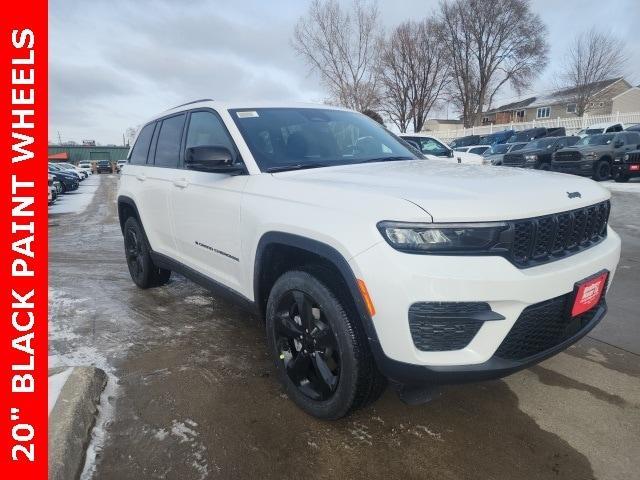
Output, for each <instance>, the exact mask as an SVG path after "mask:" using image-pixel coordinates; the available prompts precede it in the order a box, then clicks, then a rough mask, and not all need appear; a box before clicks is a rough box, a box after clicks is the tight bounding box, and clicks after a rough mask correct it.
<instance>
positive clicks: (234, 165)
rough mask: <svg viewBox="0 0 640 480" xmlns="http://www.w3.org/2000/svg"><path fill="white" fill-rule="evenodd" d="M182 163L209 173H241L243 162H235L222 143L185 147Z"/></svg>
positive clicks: (243, 168)
mask: <svg viewBox="0 0 640 480" xmlns="http://www.w3.org/2000/svg"><path fill="white" fill-rule="evenodd" d="M184 165H185V167H186V168H188V169H189V170H196V171H199V172H211V173H229V174H233V173H241V172H244V171H245V167H244V164H242V163H238V162H235V158H234V155H233V153H231V150H229V149H228V148H227V147H225V146H223V145H199V146H197V147H189V148H187V152H186V155H185V159H184Z"/></svg>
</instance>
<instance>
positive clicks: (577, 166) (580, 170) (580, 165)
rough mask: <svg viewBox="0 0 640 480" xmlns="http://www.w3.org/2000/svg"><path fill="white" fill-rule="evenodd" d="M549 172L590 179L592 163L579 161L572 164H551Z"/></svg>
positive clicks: (590, 161)
mask: <svg viewBox="0 0 640 480" xmlns="http://www.w3.org/2000/svg"><path fill="white" fill-rule="evenodd" d="M551 170H553V171H554V172H560V173H570V174H572V175H582V176H587V177H590V176H591V175H593V161H592V160H579V161H573V162H556V161H553V162H551Z"/></svg>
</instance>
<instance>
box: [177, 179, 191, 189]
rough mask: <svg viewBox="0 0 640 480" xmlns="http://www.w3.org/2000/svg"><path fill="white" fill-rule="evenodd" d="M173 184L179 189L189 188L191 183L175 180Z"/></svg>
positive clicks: (184, 180)
mask: <svg viewBox="0 0 640 480" xmlns="http://www.w3.org/2000/svg"><path fill="white" fill-rule="evenodd" d="M173 184H174V185H175V186H176V187H178V188H187V186H188V185H189V182H188V181H187V180H186V179H184V178H181V179H180V180H174V181H173Z"/></svg>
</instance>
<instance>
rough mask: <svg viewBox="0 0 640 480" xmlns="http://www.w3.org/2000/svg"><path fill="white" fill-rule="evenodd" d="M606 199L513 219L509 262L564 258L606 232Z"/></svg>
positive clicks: (533, 263)
mask: <svg viewBox="0 0 640 480" xmlns="http://www.w3.org/2000/svg"><path fill="white" fill-rule="evenodd" d="M608 218H609V202H608V201H607V202H602V203H598V204H596V205H592V206H590V207H586V208H581V209H577V210H572V211H570V212H562V213H557V214H554V215H547V216H544V217H536V218H529V219H526V220H516V221H514V222H513V243H512V246H511V258H512V261H513V262H514V263H515V264H516V265H518V266H520V267H527V266H532V265H536V264H539V263H543V262H546V261H550V260H554V259H557V258H561V257H566V256H568V255H572V254H574V253H577V252H579V251H581V250H583V249H584V248H587V247H590V246H592V245H595V244H596V243H598V242H600V241H601V240H602V239H604V238H605V237H606V235H607V220H608Z"/></svg>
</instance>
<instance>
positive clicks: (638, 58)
mask: <svg viewBox="0 0 640 480" xmlns="http://www.w3.org/2000/svg"><path fill="white" fill-rule="evenodd" d="M309 1H310V0H306V1H303V0H269V1H265V0H242V1H211V0H210V1H178V0H176V1H168V0H167V1H147V0H137V1H117V0H108V1H102V0H93V1H91V2H86V1H76V0H52V1H51V2H50V4H49V5H50V7H49V8H50V22H49V28H50V49H49V55H50V57H49V58H50V59H49V69H50V71H49V87H50V89H49V139H50V140H52V141H54V142H57V141H58V132H59V133H60V136H61V138H62V140H63V141H67V140H75V141H77V142H80V141H81V140H83V139H92V140H96V141H98V142H100V143H103V144H107V143H116V144H121V143H122V134H123V133H124V131H125V129H126V128H127V127H129V126H137V125H139V124H140V123H141V122H142V121H144V120H145V119H146V118H148V117H149V116H151V115H153V114H155V113H156V112H159V111H162V110H165V109H167V108H169V107H171V106H174V105H177V104H179V103H184V102H186V101H189V100H193V99H197V98H214V99H225V100H230V99H238V98H243V99H246V98H249V99H267V100H293V101H311V102H321V101H323V100H324V99H325V98H326V94H325V93H324V92H323V90H322V88H321V86H320V85H319V84H318V81H317V78H316V77H315V76H313V75H309V74H308V68H307V67H306V66H305V65H304V63H303V62H302V61H301V60H300V59H299V58H297V57H296V55H295V54H294V53H293V51H292V49H291V47H290V43H289V39H290V37H291V34H292V31H293V26H294V24H295V22H296V20H297V19H298V18H299V17H300V16H301V15H302V14H304V13H305V11H306V9H307V7H308V4H309ZM348 2H349V0H345V1H344V2H343V3H348ZM378 5H379V8H380V12H381V18H382V22H383V25H384V27H385V29H386V30H387V31H388V30H391V29H392V28H393V27H394V26H395V25H397V24H398V23H400V22H402V21H404V20H406V19H409V18H413V19H420V18H424V17H426V16H429V15H431V14H432V11H433V9H434V8H435V7H437V5H438V1H437V0H387V1H385V0H379V1H378ZM532 6H533V9H534V10H535V11H536V12H537V13H539V14H540V15H541V17H542V19H543V21H544V23H545V24H546V25H547V27H548V29H549V44H550V47H551V52H550V59H551V61H550V64H549V66H548V67H547V69H546V70H545V71H544V73H543V75H542V76H541V77H540V78H539V79H538V80H537V81H536V83H535V85H534V87H533V88H532V91H542V90H544V89H547V88H549V87H550V86H551V85H552V84H553V78H554V73H555V72H557V71H558V70H559V69H560V68H561V66H562V60H563V57H564V52H565V49H566V47H567V45H568V42H569V41H570V40H571V39H572V38H573V37H574V36H575V35H576V34H578V33H579V32H581V31H584V30H587V29H589V28H590V27H592V26H593V25H594V24H595V25H597V26H599V27H603V28H605V29H609V30H611V31H612V32H613V33H615V34H616V35H617V36H619V37H620V38H622V39H623V40H624V41H625V42H626V44H627V54H628V56H629V62H628V67H627V70H628V71H627V79H628V80H629V81H631V82H632V83H633V84H634V85H636V84H638V83H640V36H639V35H638V28H639V27H638V20H639V19H640V1H639V0H607V1H605V2H603V1H602V0H533V1H532ZM513 95H514V94H513V93H512V92H508V91H505V92H504V93H503V95H502V98H503V100H505V101H507V100H511V99H512V98H513ZM439 113H442V114H443V115H445V114H446V109H445V110H443V112H439ZM453 113H454V112H452V111H449V115H450V116H452V115H453Z"/></svg>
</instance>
